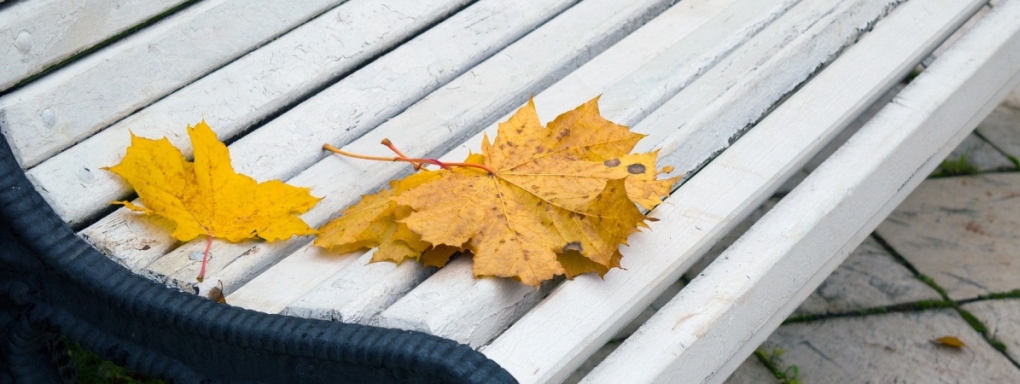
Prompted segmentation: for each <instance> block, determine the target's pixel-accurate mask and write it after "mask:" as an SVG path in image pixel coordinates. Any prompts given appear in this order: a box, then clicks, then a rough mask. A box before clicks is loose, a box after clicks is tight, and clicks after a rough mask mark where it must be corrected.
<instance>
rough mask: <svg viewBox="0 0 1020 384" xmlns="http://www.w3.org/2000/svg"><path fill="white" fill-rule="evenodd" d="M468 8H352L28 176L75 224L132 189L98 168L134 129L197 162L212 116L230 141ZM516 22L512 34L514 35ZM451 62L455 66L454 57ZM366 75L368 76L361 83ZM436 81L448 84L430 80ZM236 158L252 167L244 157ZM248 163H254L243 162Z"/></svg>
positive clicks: (276, 164)
mask: <svg viewBox="0 0 1020 384" xmlns="http://www.w3.org/2000/svg"><path fill="white" fill-rule="evenodd" d="M467 2H468V1H467V0H430V1H414V0H398V1H388V2H386V3H385V4H383V3H381V2H378V1H371V0H354V1H350V2H347V3H345V4H343V5H341V6H339V7H336V8H334V9H332V10H330V11H328V12H326V13H324V14H322V15H320V16H319V17H316V18H315V19H313V20H311V21H309V22H307V23H305V24H304V25H302V26H300V27H298V28H297V29H295V30H293V31H291V32H289V33H287V34H285V35H283V36H281V37H280V38H278V39H276V40H274V41H272V42H270V43H269V44H267V45H265V46H263V47H261V48H259V49H258V50H256V51H254V52H252V53H250V54H248V55H245V56H243V57H241V58H239V59H237V60H236V61H234V62H231V63H230V64H228V65H226V66H225V67H223V68H220V69H218V70H216V71H214V72H212V73H210V74H209V75H206V76H204V77H202V78H201V79H199V80H197V81H195V82H194V83H191V84H189V85H188V86H186V87H184V88H182V89H180V90H178V91H176V92H174V93H172V94H170V95H168V96H167V97H166V98H164V99H162V100H160V101H158V102H156V103H154V104H152V105H150V106H148V107H146V108H145V109H142V110H141V111H138V112H136V113H134V114H132V115H131V116H128V117H127V118H125V119H123V120H121V121H118V122H117V123H115V124H114V125H112V126H110V127H108V128H106V129H104V130H103V131H101V132H99V133H97V134H95V135H93V136H91V137H89V138H88V139H86V140H85V141H83V142H81V143H78V144H76V145H75V146H73V147H71V148H68V149H67V150H66V151H63V152H61V153H59V154H57V155H56V156H53V157H51V158H49V159H47V160H46V161H44V162H42V163H40V164H39V165H37V166H35V167H33V168H32V169H30V170H29V171H28V172H27V174H28V177H29V178H30V179H31V180H32V181H33V183H35V185H36V186H37V188H38V189H39V190H40V192H41V193H42V195H43V197H44V198H46V199H47V201H48V202H49V203H50V206H52V207H53V209H54V210H56V211H57V214H58V215H60V216H61V217H62V218H64V220H65V221H67V222H68V223H70V224H71V225H72V226H74V225H77V224H79V223H82V222H83V221H85V220H88V219H89V218H90V217H92V216H95V215H97V213H98V212H101V211H103V210H105V209H106V208H107V207H108V204H109V202H110V201H112V200H117V199H123V198H125V197H127V196H128V195H129V194H130V193H131V192H132V189H131V186H130V185H128V184H127V183H125V182H124V181H123V180H122V179H121V178H120V177H118V176H116V175H114V174H113V173H110V172H106V171H102V170H100V168H101V167H107V166H110V165H113V164H116V163H117V162H119V161H120V159H121V158H123V156H124V152H125V149H126V148H127V147H128V145H129V144H130V136H131V135H130V133H129V131H130V132H131V133H134V134H135V135H138V136H142V137H149V138H159V137H168V138H169V139H170V141H171V142H172V143H173V144H174V145H175V146H177V147H178V148H181V150H182V152H184V154H185V156H191V141H190V140H189V139H188V138H187V135H186V134H184V127H185V126H186V125H188V124H195V123H197V122H198V121H199V119H204V120H205V121H206V122H207V123H209V125H210V126H211V127H212V128H213V130H214V131H215V132H216V133H217V136H219V137H220V139H230V138H232V137H234V136H236V135H237V134H238V133H240V132H243V131H244V130H246V129H249V128H250V127H252V126H253V125H255V124H257V123H259V122H261V121H262V120H264V119H266V118H267V117H268V116H271V115H272V114H274V113H278V112H279V111H280V110H281V109H285V108H287V107H288V106H289V105H291V104H293V103H295V102H296V101H297V100H300V99H301V98H302V97H305V96H307V95H308V94H309V93H314V92H315V91H316V90H318V89H320V88H321V87H324V86H327V85H329V84H331V83H333V82H335V81H336V80H337V79H338V78H339V77H341V76H343V75H346V74H348V73H350V72H351V71H353V70H354V69H356V68H357V67H358V66H360V65H363V64H364V63H366V62H367V61H369V60H371V59H372V58H373V57H375V56H378V55H379V54H380V53H382V52H385V51H386V50H387V49H391V48H393V46H395V45H397V44H399V43H400V42H401V41H403V40H405V39H407V38H409V37H410V36H413V35H414V34H416V33H418V32H420V31H421V30H422V29H424V28H426V27H428V26H430V25H431V24H432V23H435V22H436V21H438V20H441V19H442V18H444V17H446V15H448V14H450V13H452V12H454V11H456V10H458V9H460V8H461V7H463V6H464V5H465V3H467ZM536 8H537V7H536ZM543 10H544V8H542V9H536V10H534V11H533V13H535V14H540V13H541V11H543ZM522 19H523V21H527V20H531V19H530V18H526V17H522ZM523 21H522V22H523ZM511 25H518V24H511ZM511 25H508V26H506V27H504V29H510V28H511ZM525 25H527V24H525ZM499 31H503V29H500V30H499ZM497 32H498V31H493V33H492V34H491V35H497V34H498V33H497ZM486 36H490V35H483V36H479V37H477V39H476V40H480V41H482V42H483V43H484V44H494V45H495V44H498V43H499V41H498V40H485V39H484V38H485V37H486ZM465 40H466V39H465ZM464 44H469V42H468V41H465V42H464ZM476 44H477V43H476ZM468 52H471V51H468ZM466 53H467V52H465V54H466ZM447 60H448V61H449V62H450V63H454V62H457V60H456V58H455V57H450V58H448V59H447ZM469 62H470V61H469ZM418 64H419V66H421V67H423V66H424V65H423V64H420V63H418ZM464 67H465V65H464V64H462V65H460V66H456V65H452V64H451V66H450V67H447V68H445V69H447V70H449V71H452V72H456V71H458V70H461V71H463V70H464V69H463V68H464ZM411 69H412V67H408V68H405V70H409V71H410V70H411ZM413 72H421V71H420V70H419V71H413ZM376 74H377V75H379V73H376ZM365 75H368V74H367V73H365V74H364V75H360V76H362V77H363V76H365ZM405 81H406V88H404V90H406V91H407V98H408V99H412V98H413V96H414V95H415V93H414V91H415V90H418V89H423V90H424V89H428V85H427V84H426V83H425V82H423V81H422V80H418V81H417V82H414V81H411V79H405ZM429 81H433V82H437V81H440V79H431V78H430V80H429ZM242 85H243V86H242ZM414 100H417V99H416V98H415V99H414ZM379 102H383V103H387V104H389V105H394V106H397V107H399V106H400V105H401V102H399V101H397V100H379ZM409 103H410V102H409V101H404V102H403V104H409ZM320 130H325V129H320ZM280 149H281V150H284V149H289V148H283V147H281V148H280ZM319 152H320V151H315V152H314V153H313V154H311V156H309V155H308V154H307V152H301V153H302V156H298V155H297V154H295V155H294V156H292V157H289V158H287V159H286V161H269V162H267V161H263V162H260V163H259V164H258V167H259V168H260V170H261V171H260V173H259V174H258V175H257V177H259V178H261V179H267V178H279V177H290V176H293V175H294V174H295V173H296V170H298V169H303V168H304V167H307V166H308V165H309V164H311V163H312V162H314V160H317V158H315V156H316V155H319ZM235 159H237V160H245V159H241V158H237V157H236V156H235ZM237 160H235V162H234V163H235V164H238V165H241V164H242V161H237ZM247 162H251V161H248V160H245V161H244V163H247ZM295 164H299V165H295ZM245 168H251V167H245Z"/></svg>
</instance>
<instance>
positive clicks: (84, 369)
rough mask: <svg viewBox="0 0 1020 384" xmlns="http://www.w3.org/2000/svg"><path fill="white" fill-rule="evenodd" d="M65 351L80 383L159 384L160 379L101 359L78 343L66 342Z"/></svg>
mask: <svg viewBox="0 0 1020 384" xmlns="http://www.w3.org/2000/svg"><path fill="white" fill-rule="evenodd" d="M67 353H68V354H70V355H71V361H73V362H74V368H75V370H77V371H78V382H79V383H81V384H161V383H163V381H162V380H156V379H150V378H147V377H145V376H142V375H139V374H136V373H132V372H130V371H128V370H127V369H126V368H124V367H121V366H119V365H117V364H114V363H112V362H109V361H107V360H103V358H101V357H99V356H97V355H96V354H95V353H92V352H90V351H88V350H86V349H84V348H82V347H81V346H80V345H78V344H74V343H68V348H67Z"/></svg>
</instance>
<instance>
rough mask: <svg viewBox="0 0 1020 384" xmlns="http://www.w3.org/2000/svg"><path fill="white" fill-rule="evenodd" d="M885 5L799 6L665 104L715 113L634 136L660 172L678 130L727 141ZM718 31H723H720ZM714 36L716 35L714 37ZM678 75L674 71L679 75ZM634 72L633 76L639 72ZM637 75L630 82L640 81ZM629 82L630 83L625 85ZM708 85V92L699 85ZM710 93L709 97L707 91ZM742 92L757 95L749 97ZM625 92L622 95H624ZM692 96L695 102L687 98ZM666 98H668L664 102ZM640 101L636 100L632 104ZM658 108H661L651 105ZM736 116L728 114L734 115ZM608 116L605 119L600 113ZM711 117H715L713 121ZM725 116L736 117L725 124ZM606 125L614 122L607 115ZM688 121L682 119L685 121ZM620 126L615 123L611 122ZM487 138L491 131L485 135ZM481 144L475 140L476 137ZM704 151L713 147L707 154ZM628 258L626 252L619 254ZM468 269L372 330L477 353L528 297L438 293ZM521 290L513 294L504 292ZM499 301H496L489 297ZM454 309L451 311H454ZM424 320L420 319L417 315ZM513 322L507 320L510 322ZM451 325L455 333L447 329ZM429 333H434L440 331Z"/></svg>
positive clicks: (436, 281)
mask: <svg viewBox="0 0 1020 384" xmlns="http://www.w3.org/2000/svg"><path fill="white" fill-rule="evenodd" d="M888 4H889V3H881V2H874V1H856V2H846V1H831V0H805V1H802V2H800V3H798V4H797V5H796V6H794V7H793V8H791V9H790V10H789V11H788V12H787V13H786V14H785V15H783V16H782V17H780V18H779V19H777V20H776V21H775V22H773V23H772V24H770V25H769V26H768V27H767V28H765V29H764V30H762V31H761V32H760V33H758V34H757V35H755V36H754V38H753V39H750V40H749V41H747V42H745V43H744V44H743V46H741V48H740V49H737V50H735V51H733V53H731V54H730V55H728V56H727V57H726V59H725V60H723V61H721V62H720V63H719V64H717V65H716V66H715V67H713V68H712V69H711V70H709V71H708V72H707V73H705V74H704V75H703V76H702V77H700V78H698V79H697V80H696V81H695V82H694V83H692V84H691V85H690V86H688V87H687V88H685V89H684V90H683V91H682V92H681V94H678V95H677V96H675V97H674V98H673V100H670V102H669V103H674V100H676V99H681V100H685V101H687V102H690V104H695V105H697V104H701V105H704V104H709V103H710V102H711V103H712V104H711V105H713V106H715V107H716V108H703V109H701V111H700V112H699V113H698V114H695V115H694V116H674V119H672V120H669V121H668V122H667V123H665V124H664V123H663V122H664V120H662V119H660V120H656V121H655V123H654V124H646V123H645V121H642V122H640V123H638V124H637V125H636V126H635V128H634V130H635V131H637V132H640V133H644V134H647V135H648V137H646V139H645V140H648V143H646V148H647V147H652V146H655V147H658V146H660V145H661V147H662V148H663V149H662V151H660V152H659V155H660V158H661V159H666V161H660V163H659V164H660V165H661V166H667V165H668V166H679V165H682V164H680V163H678V162H671V161H669V160H673V159H677V156H675V155H676V154H675V152H674V151H675V150H676V148H677V147H676V146H673V145H669V140H667V141H665V142H664V143H663V142H661V141H662V140H663V138H667V137H669V138H672V137H673V136H671V135H670V133H671V132H673V131H674V130H676V129H677V127H678V126H679V127H682V128H683V129H688V130H692V131H693V132H710V133H712V134H718V135H725V136H727V137H732V136H733V135H735V134H736V133H737V132H739V130H741V129H743V128H744V127H746V126H747V125H749V124H751V123H753V122H754V120H755V119H756V118H757V117H758V116H759V115H761V114H762V113H764V112H765V111H766V110H767V109H768V108H769V107H770V106H771V105H773V104H774V103H776V102H777V101H778V100H779V99H781V98H782V97H783V95H785V94H786V93H787V92H788V91H789V90H791V89H793V88H794V87H796V86H797V84H800V83H801V82H802V81H803V80H804V79H806V78H807V77H808V76H810V75H811V73H813V72H814V71H815V69H816V68H818V67H819V66H821V65H822V64H824V63H826V62H827V61H828V60H830V58H831V57H832V56H833V55H834V54H836V53H837V52H839V51H840V50H841V49H842V48H843V47H844V46H845V45H846V44H850V43H852V42H853V41H854V40H855V38H856V37H857V34H858V33H859V31H860V30H862V29H864V28H865V27H866V26H867V25H869V24H870V23H873V22H874V20H875V19H877V18H880V17H881V16H882V15H883V14H884V13H885V11H886V6H887V5H888ZM748 8H749V7H748V6H746V5H745V6H744V7H738V9H739V11H738V12H749V13H753V12H750V11H749V10H748ZM724 30H725V28H724ZM715 33H718V32H715ZM665 59H667V60H663V61H660V60H658V58H657V59H656V60H655V61H653V62H652V63H650V65H649V67H651V68H653V69H652V70H649V71H648V72H649V73H652V74H655V73H656V70H655V69H657V68H661V67H663V66H664V63H668V62H670V61H671V60H668V59H670V58H669V57H665ZM684 72H685V71H676V73H677V74H678V75H682V74H684ZM639 73H640V72H639ZM636 75H638V74H637V73H636V74H635V76H632V78H639V76H636ZM650 78H651V79H653V80H652V81H641V80H644V79H641V80H636V81H625V82H622V83H621V84H619V85H615V86H613V87H610V88H609V89H608V90H607V92H606V95H605V98H606V99H610V100H612V99H614V97H613V95H614V94H616V90H617V89H620V88H623V89H624V90H625V91H624V92H620V93H621V94H623V95H633V94H641V92H640V89H641V86H642V85H643V86H644V87H645V88H646V89H651V88H654V87H659V86H660V83H662V82H661V81H660V80H658V76H650ZM629 80H634V79H629ZM706 84H708V85H709V86H707V87H706V86H704V85H706ZM706 89H711V90H713V91H714V93H713V92H707V91H706ZM748 89H755V90H758V91H756V92H748V91H747V90H748ZM627 91H629V92H627ZM691 92H695V93H694V94H693V95H694V97H690V95H692V94H691ZM664 96H669V95H664ZM621 99H623V100H624V102H619V101H617V102H607V104H610V105H620V106H626V108H628V109H630V110H626V109H620V110H619V111H620V112H619V114H620V115H621V116H625V117H628V116H640V115H639V114H636V113H634V112H632V111H640V110H641V109H644V108H645V106H644V105H642V104H641V103H633V104H632V103H631V101H632V100H631V99H633V97H622V98H621ZM638 100H640V99H638ZM658 103H659V104H661V101H659V102H658ZM734 110H735V111H738V112H733V111H734ZM720 111H731V112H729V113H728V115H727V116H717V115H718V114H719V113H720ZM607 113H609V112H607ZM713 114H715V115H716V116H713ZM706 115H707V116H712V117H714V118H705V116H706ZM729 115H736V116H735V117H730V116H729ZM608 116H610V119H614V118H615V117H616V115H614V114H609V115H608ZM692 118H693V122H689V121H688V120H692ZM618 121H619V120H618ZM621 122H622V123H623V124H632V123H633V121H627V120H626V119H623V120H622V121H621ZM489 134H490V136H491V135H492V134H494V132H490V133H489ZM477 140H479V141H480V137H479V138H477ZM727 144H728V142H725V141H724V142H721V143H708V144H706V147H705V148H699V151H696V152H695V151H692V152H693V154H692V155H691V156H702V157H700V158H696V159H694V160H693V162H694V163H695V164H697V163H700V162H705V161H707V160H708V159H709V158H710V156H711V155H712V154H713V153H716V152H718V151H720V150H722V149H723V148H725V146H726V145H727ZM707 145H713V146H712V147H708V146H707ZM624 254H625V255H627V253H626V252H625V253H624ZM471 275H472V272H471V269H470V266H468V265H465V266H463V267H461V266H450V267H446V268H444V269H443V270H442V271H441V272H440V273H439V274H437V275H436V276H433V277H432V278H430V279H428V280H426V281H425V282H424V283H423V284H422V285H421V286H420V287H419V288H417V289H415V290H413V291H411V292H410V293H409V294H408V295H407V296H405V297H404V298H403V299H401V300H399V301H397V302H396V303H395V304H394V305H393V306H392V307H391V308H389V309H387V310H386V311H384V312H383V313H382V314H380V319H379V323H380V324H381V325H384V326H390V327H396V328H405V329H415V330H420V331H425V332H430V333H437V334H439V335H441V336H444V337H448V338H452V339H454V340H458V341H460V342H464V343H468V344H469V345H472V346H480V345H483V344H485V343H487V342H488V341H489V340H491V338H492V337H494V336H495V335H496V334H498V332H500V331H502V329H504V328H506V327H507V326H508V325H509V322H502V323H495V322H493V320H492V319H490V318H500V317H502V313H504V312H506V311H507V310H508V309H514V310H515V311H520V309H515V308H516V306H517V305H527V303H526V302H523V301H522V302H521V303H514V302H512V301H511V300H513V299H514V298H516V297H521V296H522V295H523V294H524V292H526V291H532V292H533V291H534V290H533V289H531V288H529V287H524V286H521V285H519V284H516V283H514V282H511V281H499V280H488V279H487V280H482V281H479V282H477V283H476V284H475V285H474V286H473V287H476V288H478V289H476V290H475V289H456V288H450V289H443V288H441V287H443V286H451V287H455V286H456V285H457V284H455V283H452V282H450V280H451V279H463V280H471ZM488 285H502V286H504V288H502V289H500V290H493V289H491V288H488ZM517 290H520V291H521V293H520V294H519V295H514V294H511V292H514V291H517ZM494 293H495V294H498V296H494ZM454 302H456V304H453V303H454ZM435 306H439V307H442V308H443V311H432V312H430V311H428V308H432V307H435ZM423 314H427V315H423ZM510 320H512V319H510ZM449 324H455V325H459V326H450V325H449ZM478 324H488V325H489V326H488V327H485V328H480V327H478ZM434 326H440V327H442V328H441V329H438V328H435V327H434ZM440 331H445V332H444V333H440Z"/></svg>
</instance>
